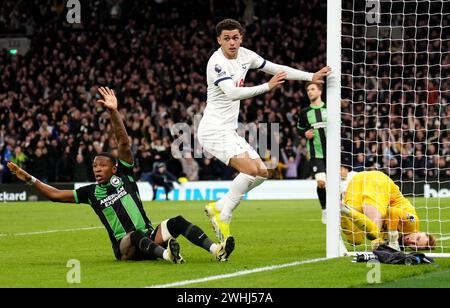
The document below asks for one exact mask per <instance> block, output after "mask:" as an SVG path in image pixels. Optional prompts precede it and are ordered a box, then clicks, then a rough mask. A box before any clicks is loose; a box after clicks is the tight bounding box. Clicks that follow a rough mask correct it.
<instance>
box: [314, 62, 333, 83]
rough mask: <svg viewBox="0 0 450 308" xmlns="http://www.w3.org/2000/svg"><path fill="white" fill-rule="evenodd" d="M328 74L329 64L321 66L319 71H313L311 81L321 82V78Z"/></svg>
mask: <svg viewBox="0 0 450 308" xmlns="http://www.w3.org/2000/svg"><path fill="white" fill-rule="evenodd" d="M330 74H331V67H329V66H325V67H322V68H321V69H320V71H318V72H316V73H314V75H313V78H312V82H318V83H323V82H324V81H323V80H322V78H324V77H327V76H328V75H330Z"/></svg>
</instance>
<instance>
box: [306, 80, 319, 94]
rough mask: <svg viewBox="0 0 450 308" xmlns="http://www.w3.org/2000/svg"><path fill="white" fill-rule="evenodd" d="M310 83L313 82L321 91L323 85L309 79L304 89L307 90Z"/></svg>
mask: <svg viewBox="0 0 450 308" xmlns="http://www.w3.org/2000/svg"><path fill="white" fill-rule="evenodd" d="M312 84H315V85H316V86H317V88H319V90H320V91H322V92H323V85H322V84H321V83H320V82H315V81H310V82H308V83H307V84H306V86H305V89H306V90H308V87H309V86H310V85H312Z"/></svg>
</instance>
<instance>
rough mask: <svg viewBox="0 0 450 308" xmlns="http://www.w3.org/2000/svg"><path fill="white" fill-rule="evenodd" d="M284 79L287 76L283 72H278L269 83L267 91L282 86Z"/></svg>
mask: <svg viewBox="0 0 450 308" xmlns="http://www.w3.org/2000/svg"><path fill="white" fill-rule="evenodd" d="M286 77H287V74H286V73H285V72H279V73H277V74H276V75H274V76H273V77H272V79H270V81H269V89H270V90H272V89H273V88H275V87H277V86H279V85H281V84H283V83H284V80H285V79H286Z"/></svg>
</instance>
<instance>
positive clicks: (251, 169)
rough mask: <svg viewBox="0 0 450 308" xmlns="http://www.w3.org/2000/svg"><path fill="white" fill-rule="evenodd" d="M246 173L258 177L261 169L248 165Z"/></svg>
mask: <svg viewBox="0 0 450 308" xmlns="http://www.w3.org/2000/svg"><path fill="white" fill-rule="evenodd" d="M244 173H245V174H247V175H250V176H253V177H257V176H258V174H259V170H258V167H256V166H248V167H247V168H246V170H245V172H244Z"/></svg>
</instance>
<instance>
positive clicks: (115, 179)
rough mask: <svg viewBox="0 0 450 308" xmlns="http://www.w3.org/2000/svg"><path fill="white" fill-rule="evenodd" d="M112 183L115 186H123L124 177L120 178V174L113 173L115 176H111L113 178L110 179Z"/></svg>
mask: <svg viewBox="0 0 450 308" xmlns="http://www.w3.org/2000/svg"><path fill="white" fill-rule="evenodd" d="M109 182H110V183H111V185H112V186H114V187H115V188H119V187H120V186H122V184H123V183H122V179H121V178H119V177H118V176H115V175H113V177H112V178H111V180H110V181H109Z"/></svg>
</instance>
